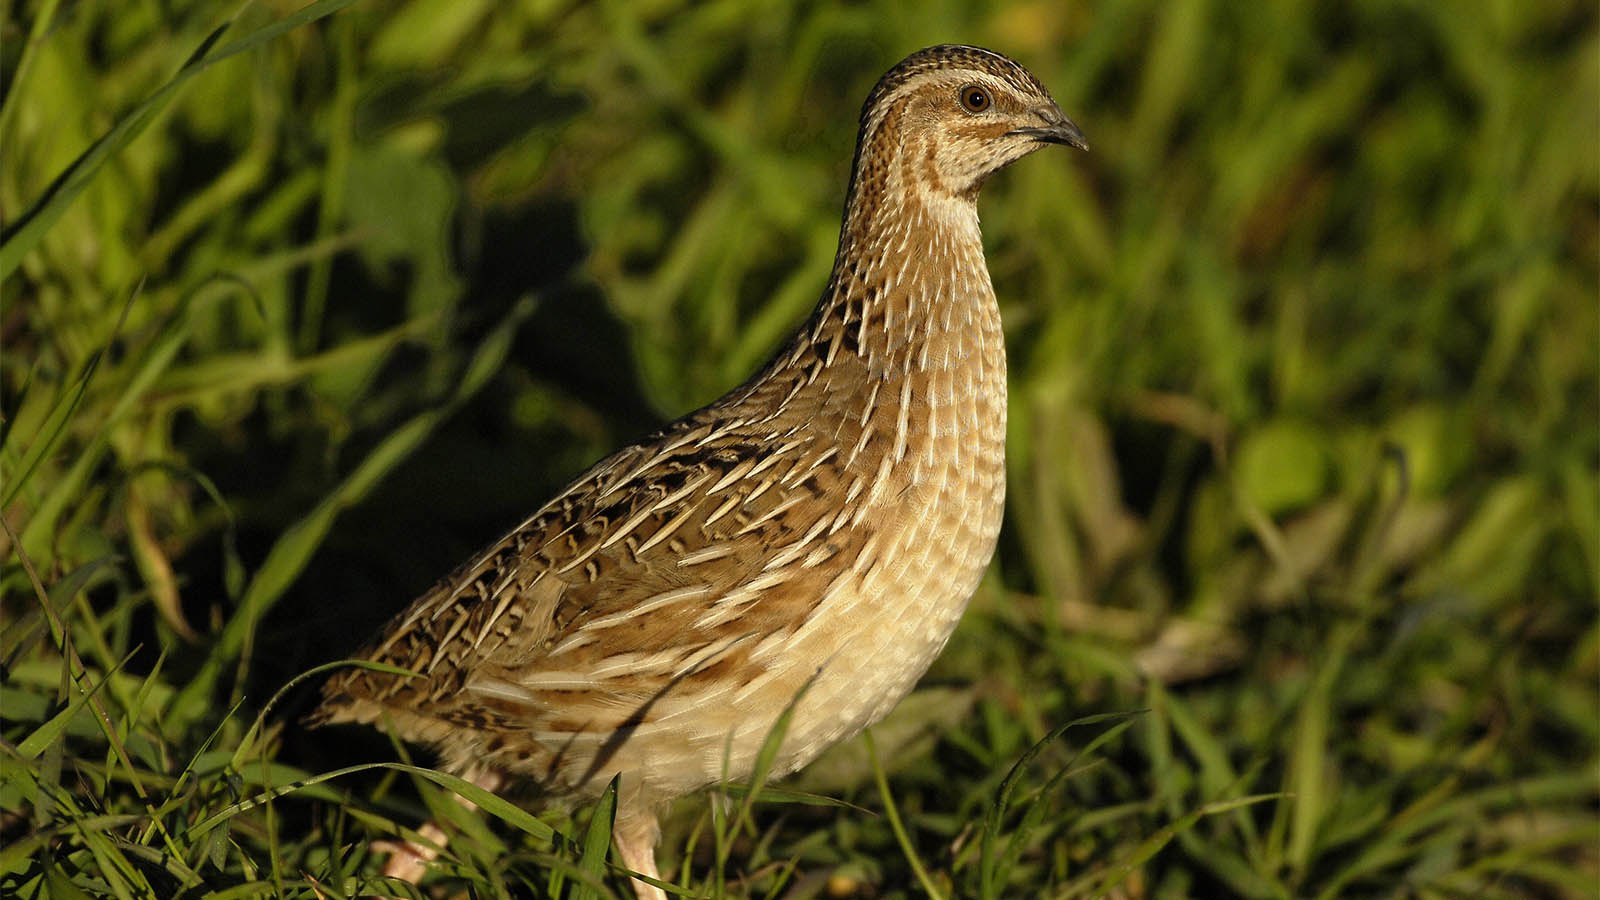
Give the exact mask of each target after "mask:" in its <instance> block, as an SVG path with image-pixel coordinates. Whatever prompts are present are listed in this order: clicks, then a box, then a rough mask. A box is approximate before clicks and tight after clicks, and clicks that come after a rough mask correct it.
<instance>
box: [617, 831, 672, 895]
mask: <svg viewBox="0 0 1600 900" xmlns="http://www.w3.org/2000/svg"><path fill="white" fill-rule="evenodd" d="M660 839H661V824H660V823H659V822H658V821H657V820H656V814H655V812H653V811H651V810H645V811H642V812H641V811H637V810H627V809H621V810H618V812H617V821H616V824H615V825H613V826H612V828H611V840H612V841H614V842H615V843H616V845H617V855H618V856H620V857H622V864H623V865H624V866H627V867H628V868H629V869H632V870H633V871H635V872H637V873H639V874H640V875H648V876H650V877H651V878H654V879H656V880H657V881H660V880H661V873H660V872H658V871H656V841H659V840H660ZM633 892H634V894H635V895H637V896H638V898H639V900H667V892H666V891H663V890H662V889H661V888H658V887H656V886H655V885H653V884H647V883H645V882H643V881H640V880H639V879H637V878H635V879H633Z"/></svg>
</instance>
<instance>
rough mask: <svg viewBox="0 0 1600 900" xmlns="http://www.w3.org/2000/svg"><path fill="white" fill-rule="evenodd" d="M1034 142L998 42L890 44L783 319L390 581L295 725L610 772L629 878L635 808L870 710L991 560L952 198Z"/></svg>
mask: <svg viewBox="0 0 1600 900" xmlns="http://www.w3.org/2000/svg"><path fill="white" fill-rule="evenodd" d="M1045 144H1065V145H1068V146H1072V147H1077V148H1080V149H1087V144H1086V143H1085V141H1084V138H1083V135H1082V133H1081V132H1080V131H1079V130H1078V128H1077V126H1076V125H1074V124H1073V123H1072V121H1071V120H1069V119H1068V118H1067V117H1066V116H1065V115H1063V114H1062V112H1061V109H1060V107H1058V106H1057V105H1056V103H1055V101H1054V100H1052V99H1051V97H1050V94H1049V92H1048V91H1047V90H1046V89H1045V87H1044V86H1043V85H1042V84H1040V82H1039V80H1038V79H1037V78H1035V77H1034V76H1033V75H1032V74H1030V73H1029V72H1028V71H1027V70H1026V69H1024V68H1023V67H1022V66H1021V65H1019V64H1017V63H1016V62H1014V61H1012V60H1011V59H1009V58H1007V57H1005V56H1003V55H1001V54H999V53H995V52H992V51H989V50H984V49H981V48H978V47H970V46H959V45H945V46H937V47H930V48H927V49H924V50H920V51H918V52H916V53H913V54H911V55H910V56H909V57H907V58H906V59H904V60H902V61H901V62H900V63H899V64H897V65H895V66H894V67H893V68H892V69H890V70H889V71H888V73H886V74H885V75H884V76H883V78H882V79H881V80H879V81H878V83H877V85H876V86H875V87H874V88H873V89H872V91H871V93H870V94H869V95H868V97H867V100H866V103H865V105H864V107H863V109H862V112H861V120H860V134H859V138H858V142H857V146H856V152H855V160H854V164H853V167H852V173H851V177H850V186H849V192H848V195H847V199H846V202H845V210H844V220H843V224H842V228H841V231H840V237H839V250H838V255H837V257H836V259H835V262H834V266H833V271H832V274H831V276H830V278H829V280H828V283H827V286H826V287H825V288H824V290H823V292H822V298H821V301H820V302H819V303H818V305H817V307H816V309H815V311H814V313H813V314H812V315H811V317H810V319H809V320H808V321H807V322H806V323H805V324H804V325H803V326H802V327H801V328H800V329H799V331H798V332H797V333H796V334H795V335H794V336H793V337H792V338H791V339H790V340H789V341H788V343H787V344H786V345H785V346H784V347H783V349H781V350H780V351H779V352H778V353H777V354H776V356H775V357H774V358H773V360H772V361H771V362H770V363H768V364H767V365H766V367H765V368H764V369H762V370H761V371H760V372H759V373H758V374H756V375H755V376H754V377H752V378H751V379H750V380H749V381H747V382H745V383H744V384H743V385H741V386H739V387H737V388H735V389H734V390H732V391H730V392H729V393H728V394H727V395H726V396H724V397H722V398H721V399H719V400H717V401H715V402H714V403H712V404H710V405H709V406H706V407H704V408H702V409H700V410H697V411H695V412H691V413H689V414H687V415H685V416H684V417H682V418H681V419H678V420H677V421H675V422H673V423H671V424H670V425H667V426H665V427H664V428H662V429H660V430H659V431H657V432H656V433H654V434H652V435H650V436H648V437H646V438H644V439H643V440H641V441H639V442H638V443H635V444H633V445H631V446H628V447H625V448H623V449H621V450H619V451H617V452H616V453H613V454H612V455H611V456H609V457H607V458H605V459H603V460H601V461H600V462H599V463H597V464H595V465H594V466H593V467H592V468H591V469H589V470H588V471H587V472H584V473H583V474H582V475H580V476H578V478H577V479H576V480H574V481H573V482H572V483H571V484H570V485H569V486H568V487H567V488H566V489H565V490H563V491H562V492H561V493H560V494H559V495H558V496H556V497H555V499H553V500H551V501H550V502H549V503H547V504H546V505H545V506H544V507H543V508H541V509H539V510H538V511H537V512H535V513H534V514H533V515H532V516H530V517H529V518H528V519H527V520H526V521H524V522H522V523H521V524H519V525H517V526H516V527H515V528H513V529H512V530H511V531H510V532H509V533H508V534H506V535H505V536H504V537H502V538H501V539H499V540H498V541H495V542H494V543H493V544H492V545H491V546H489V547H488V548H487V549H485V550H484V551H482V552H481V553H479V554H478V555H477V556H476V557H474V558H472V559H471V560H470V561H468V562H467V563H466V564H465V565H463V566H462V567H461V568H460V569H458V570H457V571H456V572H455V573H453V574H451V575H450V576H448V577H447V578H446V579H444V580H443V581H441V582H439V583H438V584H437V585H436V586H435V587H433V588H432V589H431V590H429V591H428V592H426V593H425V594H423V595H422V596H421V597H419V598H418V599H417V600H416V601H415V602H413V603H412V604H411V606H410V607H408V608H407V609H406V610H405V611H404V612H402V613H401V614H400V615H398V616H397V617H396V618H395V619H394V620H393V621H391V622H390V623H389V624H388V625H387V626H386V627H385V628H384V629H383V630H382V631H381V632H380V633H379V634H378V636H377V637H376V638H375V640H374V641H373V642H372V643H371V644H370V645H368V646H367V647H366V648H365V650H364V651H363V652H362V653H361V654H360V655H361V656H362V657H363V658H365V659H370V660H374V661H377V662H381V663H386V664H389V665H391V666H396V667H400V668H403V669H406V670H409V671H410V672H411V673H413V674H412V675H410V676H402V675H395V674H390V673H388V672H384V671H378V670H373V669H362V668H355V667H352V668H349V669H346V670H341V671H340V672H339V673H337V674H336V675H335V676H333V677H332V678H330V679H329V680H328V682H327V684H326V686H325V688H324V698H323V702H322V704H321V706H320V707H318V709H317V711H316V712H315V713H314V714H313V716H312V723H313V724H327V723H334V722H357V723H368V724H379V725H383V724H387V725H388V726H389V727H392V728H393V729H394V730H395V732H396V733H397V734H398V735H399V736H400V737H402V738H404V739H406V740H409V741H415V742H419V743H422V744H425V745H430V746H431V747H433V748H434V749H435V750H436V751H437V752H438V754H439V757H440V762H441V767H442V768H443V769H445V770H446V771H449V772H453V773H456V774H458V775H461V776H462V777H464V778H467V779H469V780H472V781H475V782H477V783H479V784H481V785H484V786H485V787H488V788H489V789H491V790H495V789H498V788H501V787H503V786H506V785H509V784H513V783H514V784H517V785H520V786H524V787H531V788H532V790H533V791H534V792H535V794H536V795H537V796H539V797H542V798H544V799H545V800H547V801H550V802H559V801H572V800H583V799H586V798H593V797H595V796H598V794H599V793H600V792H601V791H602V790H603V789H604V788H605V787H606V785H607V784H608V783H609V782H610V781H611V779H612V778H613V776H620V777H619V779H618V784H619V793H618V805H617V811H616V819H615V825H614V829H613V841H614V845H615V849H616V851H617V854H618V856H619V858H620V861H621V863H622V864H623V865H624V866H625V867H627V868H628V869H629V870H631V871H632V872H633V873H636V874H639V875H643V876H647V877H649V878H653V879H659V875H658V871H657V868H656V863H655V845H656V843H657V842H658V839H659V835H660V829H659V826H658V821H657V814H658V811H659V810H660V809H661V807H662V806H663V805H664V804H665V803H666V802H668V801H670V800H672V799H674V798H677V797H680V796H682V795H684V794H688V793H690V792H692V791H695V790H697V789H699V788H702V787H705V786H707V785H709V784H712V783H715V782H718V781H721V780H723V779H724V778H731V779H735V780H738V779H741V778H744V777H747V776H748V775H749V774H750V773H751V771H752V769H753V768H754V766H755V764H756V757H757V754H758V752H759V751H760V749H761V747H762V744H763V742H764V740H765V739H766V737H767V735H768V734H769V732H770V731H771V729H772V728H773V727H774V724H775V722H776V721H777V719H778V717H779V716H780V714H782V713H783V711H784V710H785V708H786V707H789V706H790V704H791V702H793V709H792V712H791V717H790V720H789V722H788V725H787V731H786V736H785V737H784V739H783V741H782V743H781V745H780V747H779V750H778V754H777V758H776V760H775V761H774V763H773V768H772V773H773V774H774V775H775V776H777V775H783V774H785V773H789V772H792V771H794V770H796V769H798V768H800V767H801V766H804V765H805V764H806V763H807V762H809V761H810V760H812V759H813V758H815V757H816V756H817V755H818V754H819V753H821V752H822V751H823V750H824V749H825V748H827V747H828V746H830V745H832V744H834V743H836V742H838V741H841V740H843V739H845V738H848V737H850V736H852V735H854V734H856V733H858V732H860V731H861V730H862V729H863V728H865V727H866V726H867V725H870V724H872V723H873V722H876V721H878V720H879V719H881V718H882V717H883V716H884V715H885V714H886V713H888V712H889V710H890V709H891V708H892V707H893V706H894V705H895V704H896V703H897V702H898V701H899V700H900V698H901V697H903V696H904V695H905V694H906V693H907V692H908V691H909V690H910V689H911V687H912V685H913V684H914V683H915V682H916V681H917V679H918V678H919V677H920V676H921V675H922V673H923V672H924V671H925V670H926V669H927V668H928V666H929V664H930V663H931V662H932V661H933V659H934V657H935V656H936V655H938V653H939V651H940V650H941V649H942V648H943V647H944V644H945V641H946V640H947V639H948V638H949V637H950V633H951V631H952V630H953V629H954V628H955V625H956V622H957V620H958V619H959V618H960V617H961V614H962V611H963V610H964V609H965V607H966V605H967V601H968V599H969V598H970V597H971V596H972V593H973V591H974V590H975V589H976V587H977V584H978V580H979V578H980V577H981V575H982V573H983V571H984V569H985V567H986V566H987V565H988V563H989V559H990V557H991V555H992V554H993V552H994V547H995V540H996V536H997V535H998V533H999V530H1000V520H1001V512H1002V508H1003V506H1004V497H1005V468H1004V455H1005V433H1006V357H1005V348H1004V338H1003V335H1002V332H1001V323H1000V313H999V308H998V306H997V305H996V302H995V295H994V288H993V286H992V285H991V283H990V279H989V272H988V268H987V266H986V263H985V261H984V253H983V243H982V239H981V236H980V234H979V229H978V212H977V205H976V202H977V197H978V192H979V189H980V188H981V187H982V186H983V183H984V181H985V180H986V179H987V178H988V177H989V176H990V175H992V174H994V173H995V172H996V171H998V170H999V169H1001V168H1003V167H1004V166H1006V165H1008V164H1010V163H1012V162H1014V161H1016V160H1018V159H1020V158H1021V157H1023V156H1026V155H1028V154H1029V153H1032V152H1033V151H1034V150H1036V149H1038V148H1040V147H1042V146H1043V145H1045ZM796 698H798V699H796ZM426 833H427V834H429V836H430V837H431V838H433V839H435V840H437V839H439V838H441V837H442V832H438V831H436V830H435V831H433V832H426ZM433 852H437V851H435V850H432V849H431V848H413V854H412V856H411V857H410V858H409V859H406V860H401V856H404V854H398V855H397V856H396V858H395V859H392V860H391V862H390V869H389V872H390V873H391V874H399V875H402V876H403V877H408V878H414V877H416V876H417V875H419V874H420V872H421V867H422V865H423V864H424V863H425V861H426V859H427V858H428V857H429V855H430V854H431V853H433ZM634 887H635V890H636V891H637V893H638V895H639V896H640V897H641V898H642V900H643V898H665V896H666V894H665V893H664V892H663V891H662V890H661V889H660V888H658V887H656V886H654V885H651V884H649V883H647V882H645V881H641V880H638V879H635V880H634Z"/></svg>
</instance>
